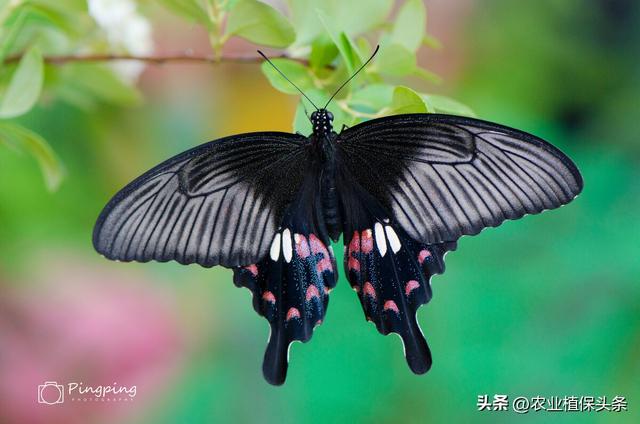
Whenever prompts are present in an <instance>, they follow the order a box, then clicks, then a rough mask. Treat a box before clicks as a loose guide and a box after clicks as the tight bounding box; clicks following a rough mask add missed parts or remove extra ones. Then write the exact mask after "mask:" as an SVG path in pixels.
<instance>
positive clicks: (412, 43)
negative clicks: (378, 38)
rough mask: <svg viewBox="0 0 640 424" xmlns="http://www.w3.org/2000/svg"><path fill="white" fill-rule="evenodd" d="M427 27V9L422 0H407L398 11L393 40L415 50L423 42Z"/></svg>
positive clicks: (410, 49)
mask: <svg viewBox="0 0 640 424" xmlns="http://www.w3.org/2000/svg"><path fill="white" fill-rule="evenodd" d="M426 27H427V11H426V9H425V7H424V3H423V1H422V0H407V1H406V2H405V4H404V5H402V8H401V9H400V11H399V12H398V17H397V18H396V21H395V23H394V25H393V31H392V32H391V40H392V41H393V42H394V43H397V44H400V45H402V46H404V47H405V48H406V49H407V50H409V51H412V52H415V51H416V50H418V48H419V47H420V45H421V44H422V40H423V38H424V36H425V31H426Z"/></svg>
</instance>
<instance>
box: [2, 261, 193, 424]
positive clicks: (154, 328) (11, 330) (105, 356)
mask: <svg viewBox="0 0 640 424" xmlns="http://www.w3.org/2000/svg"><path fill="white" fill-rule="evenodd" d="M97 263H99V261H96V262H94V264H91V261H89V262H87V261H86V260H80V258H78V257H75V256H74V255H73V254H70V255H66V256H63V257H60V256H59V255H49V257H47V258H46V259H45V260H44V261H43V262H40V265H39V267H38V270H37V271H36V274H35V275H34V277H33V280H32V281H30V282H29V283H27V284H20V285H19V283H23V282H10V283H14V284H7V281H4V282H3V283H4V284H3V286H4V294H3V296H2V299H1V300H0V340H2V347H1V349H0V352H1V355H0V356H1V359H2V360H0V375H2V379H0V422H6V423H87V422H121V420H123V419H125V418H131V417H133V416H135V415H136V414H138V413H139V412H140V411H142V410H144V409H145V406H146V405H148V404H149V403H151V402H153V401H154V399H156V397H157V396H159V395H161V394H162V392H163V391H165V390H167V389H168V385H169V384H170V381H171V379H172V377H173V376H174V375H175V374H176V372H177V370H178V368H179V367H180V364H181V362H182V360H183V348H184V343H183V340H182V338H181V336H180V331H179V329H178V327H177V323H176V316H175V314H176V312H175V310H174V307H175V305H174V302H173V301H172V300H171V299H170V298H169V296H167V295H165V294H163V293H162V290H161V289H159V288H158V287H156V286H154V284H153V281H149V280H148V279H147V278H144V277H141V276H136V275H135V274H132V273H131V272H126V271H122V270H116V268H114V267H111V266H109V265H108V264H105V263H101V264H100V265H97ZM18 287H20V288H18ZM46 381H55V382H57V383H58V384H63V385H66V384H68V383H72V382H76V383H82V384H83V385H84V386H100V385H104V386H111V385H114V383H115V385H116V386H120V385H122V386H126V387H131V386H134V385H135V386H136V394H135V396H134V397H133V398H131V397H129V399H128V400H127V401H124V400H122V401H120V400H117V401H112V400H109V401H106V399H105V401H100V402H99V401H98V400H96V399H95V397H94V398H93V399H92V400H91V401H89V399H87V401H83V400H75V401H72V400H71V396H68V395H67V393H65V401H64V403H61V404H56V405H46V404H40V403H38V402H37V400H38V396H37V395H38V393H37V391H38V385H41V384H43V383H44V382H46ZM47 390H50V389H47ZM48 395H51V392H50V391H49V392H48ZM50 397H51V396H50ZM109 397H110V396H109ZM118 397H120V396H118ZM83 398H91V395H87V396H83Z"/></svg>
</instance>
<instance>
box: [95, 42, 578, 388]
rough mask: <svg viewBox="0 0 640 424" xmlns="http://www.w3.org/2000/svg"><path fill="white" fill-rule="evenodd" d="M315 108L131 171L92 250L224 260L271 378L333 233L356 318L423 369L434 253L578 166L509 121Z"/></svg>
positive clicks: (323, 298) (438, 268)
mask: <svg viewBox="0 0 640 424" xmlns="http://www.w3.org/2000/svg"><path fill="white" fill-rule="evenodd" d="M377 50H378V49H376V52H377ZM261 54H262V53H261ZM374 55H375V52H374ZM262 56H263V57H264V58H265V59H266V60H267V61H268V59H267V58H266V57H265V56H264V55H262ZM372 58H373V55H372V56H371V58H370V59H369V60H368V61H367V62H365V63H364V64H363V65H362V67H361V68H360V69H359V70H361V69H362V68H363V67H364V66H365V65H366V64H367V63H368V62H369V61H370V60H371V59H372ZM269 63H271V62H270V61H269ZM274 67H275V66H274ZM276 70H277V68H276ZM278 72H280V71H279V70H278ZM281 74H282V73H281ZM356 74H357V72H356ZM283 76H284V75H283ZM353 76H355V74H354V75H353ZM353 76H352V77H351V78H353ZM284 77H285V78H286V76H284ZM351 78H349V80H351ZM349 80H347V81H346V82H345V83H344V84H343V85H342V86H341V87H340V88H342V87H343V86H344V85H345V84H346V83H347V82H349ZM292 84H293V83H292ZM294 86H295V84H294ZM296 88H297V87H296ZM339 90H340V89H338V90H337V91H336V93H337V92H338V91H339ZM300 92H301V93H302V91H300ZM302 94H303V95H304V93H302ZM334 96H335V94H334ZM305 97H306V95H305ZM332 98H333V97H332ZM307 99H308V97H307ZM308 100H309V101H310V102H311V99H308ZM329 101H331V99H330V100H329ZM311 103H312V104H313V102H311ZM328 104H329V102H327V105H325V106H324V107H322V108H318V107H316V106H315V105H314V107H315V108H316V110H315V111H314V112H313V113H312V114H311V116H310V120H311V123H312V128H313V131H312V133H311V135H309V136H304V135H301V134H290V133H284V132H256V133H248V134H239V135H232V136H229V137H225V138H221V139H218V140H214V141H211V142H209V143H205V144H202V145H200V146H197V147H195V148H193V149H191V150H188V151H186V152H183V153H181V154H179V155H177V156H174V157H172V158H170V159H168V160H167V161H165V162H163V163H161V164H160V165H158V166H156V167H154V168H153V169H151V170H149V171H148V172H146V173H144V174H142V176H140V177H138V178H137V179H135V180H134V181H133V182H131V183H130V184H129V185H127V186H126V187H124V188H123V189H122V190H121V191H120V192H118V193H117V194H116V195H115V196H114V197H113V198H112V199H111V200H110V201H109V202H108V204H107V205H106V207H105V208H104V210H103V211H102V213H101V214H100V216H99V218H98V220H97V223H96V225H95V228H94V234H93V244H94V247H95V249H96V250H97V251H98V252H99V253H101V254H102V255H104V256H105V257H107V258H108V259H113V260H119V261H138V262H147V261H151V260H155V261H160V262H165V261H170V260H174V261H177V262H179V263H181V264H191V263H197V264H200V265H202V266H204V267H212V266H215V265H221V266H223V267H227V268H231V269H232V270H233V282H234V283H235V285H236V286H238V287H246V288H248V289H249V290H250V291H251V292H252V293H253V307H254V309H255V310H256V312H257V313H258V314H260V315H261V316H263V317H265V318H266V319H267V320H268V321H269V323H270V327H271V333H270V337H269V341H268V343H267V348H266V352H265V355H264V362H263V367H262V368H263V373H264V377H265V378H266V380H267V381H268V382H269V383H271V384H275V385H279V384H282V383H284V381H285V378H286V373H287V367H288V350H289V346H290V345H291V343H292V342H293V341H301V342H306V341H308V340H309V339H310V338H311V336H312V334H313V331H314V328H315V327H316V326H318V325H320V324H321V323H322V321H323V320H324V318H325V313H326V311H327V306H328V302H329V293H330V292H331V289H333V288H334V287H335V285H336V281H337V279H338V267H337V264H336V259H335V255H334V252H333V249H332V247H331V242H332V241H337V240H338V239H339V238H340V235H343V238H344V243H345V245H344V271H345V274H346V275H347V278H348V281H349V283H350V284H351V286H352V288H353V290H354V291H355V293H356V295H357V297H358V299H359V301H360V303H361V304H362V309H363V311H364V315H365V317H366V319H367V320H368V321H372V322H373V323H374V324H375V326H376V328H377V330H378V331H379V332H380V333H382V334H384V335H386V334H389V333H397V334H398V335H399V336H400V338H401V339H402V343H403V345H404V354H405V357H406V360H407V363H408V365H409V368H410V369H411V370H412V371H413V372H414V373H416V374H423V373H425V372H427V371H428V370H429V369H430V367H431V363H432V358H431V352H430V350H429V347H428V345H427V342H426V341H425V338H424V335H423V333H422V330H421V329H420V327H419V325H418V322H417V310H418V308H419V307H420V306H421V305H423V304H426V303H427V302H429V300H430V299H431V296H432V290H431V284H430V280H431V277H432V276H433V275H435V274H440V273H442V272H444V255H445V253H447V252H448V251H452V250H455V249H456V246H457V240H458V239H459V238H460V237H461V236H463V235H475V234H478V233H479V232H480V231H481V230H482V229H484V228H486V227H496V226H498V225H500V224H501V223H502V222H503V221H505V220H507V219H518V218H520V217H522V216H524V215H526V214H536V213H539V212H542V211H544V210H547V209H553V208H557V207H559V206H561V205H564V204H566V203H568V202H570V201H571V200H572V199H574V198H575V197H576V196H577V195H578V194H579V193H580V191H581V190H582V187H583V181H582V177H581V175H580V172H579V171H578V169H577V167H576V165H575V164H574V163H573V162H572V161H571V160H570V159H569V158H568V157H567V156H566V155H565V154H563V153H562V152H561V151H560V150H558V149H557V148H555V147H554V146H552V145H551V144H549V143H548V142H546V141H544V140H542V139H540V138H538V137H536V136H533V135H531V134H527V133H525V132H523V131H519V130H517V129H513V128H509V127H506V126H502V125H498V124H495V123H492V122H486V121H482V120H478V119H472V118H467V117H460V116H453V115H444V114H404V115H395V116H387V117H382V118H378V119H372V120H370V121H366V122H363V123H360V124H357V125H355V126H353V127H348V128H343V129H342V130H341V131H340V133H337V132H336V131H334V130H333V125H332V121H333V115H332V114H331V112H329V111H328V110H327V109H326V108H327V106H328Z"/></svg>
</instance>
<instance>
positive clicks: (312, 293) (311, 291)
mask: <svg viewBox="0 0 640 424" xmlns="http://www.w3.org/2000/svg"><path fill="white" fill-rule="evenodd" d="M305 297H306V299H307V302H309V301H310V300H311V299H313V298H314V297H315V298H317V299H320V292H318V288H317V287H316V286H314V285H313V284H311V285H310V286H309V287H307V294H306V296H305Z"/></svg>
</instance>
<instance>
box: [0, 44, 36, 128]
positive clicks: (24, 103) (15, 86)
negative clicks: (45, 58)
mask: <svg viewBox="0 0 640 424" xmlns="http://www.w3.org/2000/svg"><path fill="white" fill-rule="evenodd" d="M42 81H43V63H42V54H41V53H40V50H39V49H38V48H37V47H32V48H30V49H29V50H28V51H27V52H26V53H25V54H24V56H23V57H22V59H21V60H20V63H19V64H18V67H17V68H16V70H15V72H14V73H13V75H12V76H11V81H10V82H9V86H8V87H7V89H6V90H5V92H4V93H2V94H1V95H0V118H14V117H16V116H20V115H22V114H25V113H27V112H28V111H29V110H31V108H32V107H33V105H35V103H36V102H37V101H38V98H39V97H40V91H42Z"/></svg>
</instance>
